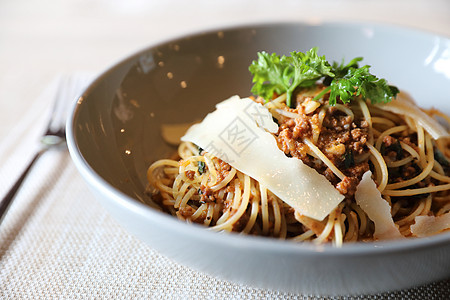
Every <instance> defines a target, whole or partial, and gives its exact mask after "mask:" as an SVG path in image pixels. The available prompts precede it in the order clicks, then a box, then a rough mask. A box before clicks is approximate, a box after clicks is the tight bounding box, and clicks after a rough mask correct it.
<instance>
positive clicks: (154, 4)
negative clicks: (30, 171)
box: [0, 0, 450, 140]
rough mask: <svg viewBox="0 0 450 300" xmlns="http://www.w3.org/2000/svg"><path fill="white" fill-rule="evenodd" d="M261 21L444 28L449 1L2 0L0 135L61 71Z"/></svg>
mask: <svg viewBox="0 0 450 300" xmlns="http://www.w3.org/2000/svg"><path fill="white" fill-rule="evenodd" d="M263 21H270V22H278V21H304V22H313V23H317V22H323V21H367V22H383V23H390V24H396V25H400V26H408V27H413V28H417V29H419V30H427V31H432V32H435V33H438V34H442V35H447V36H450V1H448V0H428V1H426V0H425V1H422V0H408V1H406V0H392V1H388V0H364V1H363V0H322V1H301V0H290V1H286V0H275V1H270V0H247V1H242V0H228V1H218V0H190V1H181V0H165V1H158V0H147V1H145V0H128V1H127V0H64V1H57V0H1V1H0V70H1V72H0V107H1V109H0V120H2V122H0V140H1V139H2V138H3V137H4V136H5V135H6V134H7V133H8V131H9V130H10V129H11V128H12V127H13V126H14V124H15V121H16V120H18V119H20V117H21V112H22V111H23V109H24V108H25V107H26V106H27V105H28V104H29V103H30V101H33V100H34V99H36V97H37V96H38V95H39V93H41V92H42V90H43V89H44V88H45V86H46V85H48V83H49V82H51V80H52V79H53V78H54V77H55V76H56V75H58V74H60V73H70V72H75V71H78V70H82V71H93V72H97V73H98V72H101V71H102V70H104V69H105V68H107V67H108V66H110V65H112V64H113V63H114V62H117V61H118V60H120V59H121V58H123V57H124V56H126V55H128V54H130V53H132V52H135V51H137V50H139V49H142V48H144V47H145V46H147V45H149V44H150V43H152V42H155V41H161V40H167V39H169V38H171V37H177V36H180V35H182V34H184V33H188V32H198V31H201V30H206V29H208V28H217V27H221V26H230V25H233V24H242V23H253V22H263ZM236 46H238V45H236Z"/></svg>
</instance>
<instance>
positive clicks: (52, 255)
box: [0, 0, 450, 299]
mask: <svg viewBox="0 0 450 300" xmlns="http://www.w3.org/2000/svg"><path fill="white" fill-rule="evenodd" d="M275 7H276V8H278V9H275ZM449 16H450V1H448V0H435V1H421V0H411V1H405V0H398V1H388V0H380V1H357V0H323V1H294V0H286V1H285V0H276V1H270V0H260V1H241V0H239V1H238V0H230V1H207V0H192V1H181V0H168V1H155V0H149V1H144V0H129V1H122V0H65V1H57V0H39V1H38V0H3V1H0V66H1V70H2V72H1V73H0V107H1V109H0V196H2V195H4V194H5V193H6V191H7V190H8V189H9V187H10V186H11V185H12V184H13V182H14V181H15V179H16V178H17V177H18V176H19V174H20V173H21V171H22V169H23V167H24V166H25V165H26V164H27V163H28V160H29V159H31V157H32V156H33V154H34V152H35V151H36V150H37V148H38V140H39V136H40V134H41V133H42V131H43V130H44V128H45V126H46V121H47V118H48V112H49V109H50V106H51V102H52V98H53V94H54V92H55V88H56V83H55V82H54V81H52V80H53V78H54V77H55V76H56V75H57V74H58V73H60V72H75V71H77V70H80V69H89V70H93V71H94V72H96V73H97V72H99V71H101V70H102V69H103V68H105V67H106V66H108V65H110V64H112V63H113V62H114V61H116V60H117V59H118V58H120V57H122V56H124V55H125V54H127V53H129V52H130V51H134V50H136V49H139V48H141V47H143V46H145V45H147V44H148V43H149V42H151V41H153V40H161V39H165V38H167V37H170V36H176V35H179V34H181V33H183V32H190V31H198V30H200V29H202V28H206V27H217V26H221V25H224V24H225V25H229V24H234V23H235V22H250V21H254V22H258V21H264V20H268V19H271V20H272V19H277V20H291V21H301V20H305V21H308V22H318V21H320V20H342V19H349V20H356V21H361V20H362V21H375V22H387V23H393V24H400V25H406V26H412V27H416V28H419V29H425V30H432V31H435V32H438V33H441V34H446V35H448V36H450V18H449ZM83 76H85V75H83ZM83 78H84V77H83ZM46 86H48V88H45V87H46ZM39 94H41V96H39V97H37V95H39ZM53 298H58V299H86V298H90V299H96V298H103V299H117V298H119V299H143V298H144V299H265V298H267V299H321V298H320V297H315V296H312V295H293V294H288V293H284V292H282V291H269V290H264V289H257V288H254V287H249V286H245V285H240V284H236V283H231V282H227V281H223V280H220V279H218V278H212V277H210V276H207V275H205V274H202V273H198V272H196V271H193V270H190V269H189V268H186V267H184V266H181V265H179V264H177V263H175V262H173V261H171V260H169V259H167V258H166V257H164V255H163V254H162V253H158V252H156V251H154V250H153V249H152V248H151V246H149V245H146V244H144V243H142V242H141V241H139V240H137V239H136V238H134V237H133V236H131V235H130V234H129V233H127V232H126V231H124V230H123V229H122V228H121V226H119V225H118V224H117V223H116V222H115V221H114V220H113V219H112V218H111V217H110V216H109V215H108V213H107V212H106V211H105V210H104V208H103V207H102V206H100V205H99V204H98V203H97V201H96V200H95V199H94V197H93V195H92V193H91V192H90V191H89V190H88V189H87V185H86V184H85V183H84V181H83V179H82V178H81V177H80V175H79V174H78V172H77V170H76V169H75V167H74V165H73V163H72V162H71V159H70V157H69V155H68V153H67V150H65V149H58V150H57V149H55V150H51V151H49V152H47V153H45V154H44V155H43V156H42V157H41V159H40V160H39V161H38V163H37V165H36V166H35V167H34V168H33V170H32V173H31V174H30V176H29V177H28V179H27V180H26V182H25V183H24V186H23V187H22V189H21V190H20V192H19V194H18V195H17V197H16V199H15V201H14V203H13V205H12V207H11V208H10V211H9V213H8V215H7V216H6V218H5V219H4V222H3V224H1V226H0V299H53ZM330 299H450V280H446V281H442V282H436V283H433V284H430V285H427V286H423V287H418V288H414V289H411V290H406V291H398V292H392V293H386V294H382V295H372V296H366V297H363V296H349V297H334V298H330Z"/></svg>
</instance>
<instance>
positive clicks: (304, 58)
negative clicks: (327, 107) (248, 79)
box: [249, 48, 334, 106]
mask: <svg viewBox="0 0 450 300" xmlns="http://www.w3.org/2000/svg"><path fill="white" fill-rule="evenodd" d="M290 54H291V56H290V57H287V56H282V57H280V56H279V55H277V54H276V53H272V54H268V53H267V52H259V53H258V60H256V61H253V62H252V64H251V65H250V67H249V70H250V72H251V73H252V74H253V83H254V85H253V87H252V93H254V94H256V95H259V96H261V97H263V98H264V99H266V100H269V99H272V97H273V96H274V94H278V95H281V94H283V93H285V92H286V93H287V100H286V104H287V105H288V106H291V105H292V104H291V96H292V93H293V91H294V89H295V88H296V87H298V86H303V87H307V86H312V85H314V84H315V82H316V81H317V80H318V79H320V78H321V77H323V76H325V75H327V76H331V77H333V76H334V74H333V73H331V66H330V64H329V63H328V62H327V61H326V59H325V56H318V55H317V48H312V49H311V50H309V51H307V52H306V53H302V52H295V51H294V52H291V53H290Z"/></svg>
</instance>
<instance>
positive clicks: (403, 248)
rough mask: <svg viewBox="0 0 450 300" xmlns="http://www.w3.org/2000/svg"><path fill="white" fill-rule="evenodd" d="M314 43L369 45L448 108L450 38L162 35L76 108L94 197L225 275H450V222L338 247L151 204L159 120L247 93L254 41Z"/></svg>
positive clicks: (348, 29) (414, 91) (310, 287)
mask: <svg viewBox="0 0 450 300" xmlns="http://www.w3.org/2000/svg"><path fill="white" fill-rule="evenodd" d="M314 46H318V47H319V52H320V53H321V54H325V55H326V56H327V58H328V59H329V60H337V61H340V60H341V59H342V58H346V59H347V61H348V60H349V59H351V58H353V57H356V56H364V61H363V63H366V64H370V65H372V66H373V67H372V69H371V70H372V71H373V72H374V73H375V74H377V75H379V76H380V77H385V78H388V79H389V80H390V82H391V83H393V84H395V85H397V86H399V87H400V88H401V89H403V90H406V91H408V92H409V93H410V94H411V95H412V96H413V97H414V98H415V99H416V100H417V101H418V102H419V103H420V104H421V105H423V106H425V107H429V106H430V105H435V106H438V107H439V108H441V109H443V110H444V111H446V112H447V113H450V101H449V100H450V98H449V96H448V95H449V94H450V68H449V64H450V56H449V51H450V40H449V39H448V38H444V37H439V36H436V35H433V34H429V33H424V32H417V31H413V30H409V29H403V28H396V27H390V26H383V25H374V24H348V23H334V24H320V25H307V24H265V25H254V26H252V25H246V26H242V27H234V28H228V29H221V30H210V31H207V32H202V33H197V34H193V35H191V36H188V37H181V38H178V39H174V40H170V41H166V42H161V43H159V44H155V45H152V46H150V47H149V48H147V49H144V50H143V51H140V52H138V53H136V54H134V55H131V56H130V57H128V58H127V59H125V60H123V61H121V62H120V63H118V64H116V65H115V66H114V67H112V68H110V69H109V70H107V71H106V72H104V73H103V74H102V75H101V76H100V77H98V78H97V79H96V80H95V81H94V82H93V83H92V84H91V85H90V87H89V88H88V89H87V90H86V91H85V92H84V94H83V96H82V97H81V98H80V100H79V101H78V103H77V104H76V106H75V107H74V110H73V113H72V115H71V118H70V120H69V123H68V127H67V134H68V144H69V149H70V152H71V155H72V158H73V160H74V162H75V164H76V166H77V167H78V169H79V171H80V172H81V174H82V176H83V177H84V178H85V179H86V181H87V182H88V183H89V185H90V186H91V187H92V190H93V191H94V192H95V194H96V195H97V196H98V199H99V201H100V202H101V203H102V204H103V205H104V206H105V207H106V208H107V209H108V210H109V211H110V213H111V215H113V216H114V217H115V218H116V219H117V220H118V221H119V223H121V224H122V225H123V226H124V227H125V228H126V229H128V230H129V231H130V232H131V233H133V234H134V235H136V236H137V237H139V238H140V239H142V240H143V241H145V242H147V243H148V244H149V245H150V246H151V247H152V248H154V249H156V250H158V251H159V252H160V253H162V254H163V255H166V256H167V257H169V258H171V259H173V260H175V261H177V262H179V263H181V264H183V265H186V266H189V267H191V268H193V269H197V270H201V271H203V272H206V273H208V274H212V275H214V276H218V277H220V278H225V279H228V280H232V281H235V282H240V283H245V284H249V285H252V286H256V287H264V288H270V289H277V290H282V291H291V292H300V293H314V294H334V295H335V294H362V293H374V292H381V291H388V290H397V289H404V288H408V287H412V286H416V285H421V284H425V283H428V282H432V281H435V280H440V279H445V278H448V277H449V276H450V234H442V235H438V236H434V237H431V238H423V239H410V240H407V241H401V242H400V241H398V242H387V243H378V242H377V243H357V244H350V245H345V246H344V247H343V248H341V249H337V248H332V247H329V246H314V245H311V244H295V243H292V242H286V241H279V240H276V239H271V238H261V237H250V236H243V235H239V234H220V233H215V232H211V231H208V230H205V229H204V228H203V227H200V226H198V225H189V224H185V223H183V222H181V221H178V220H176V219H175V218H174V217H172V216H169V215H166V214H164V213H161V212H159V211H157V210H155V209H153V208H151V207H150V206H148V205H145V204H144V202H146V201H148V199H146V196H145V195H144V189H145V186H146V175H145V174H146V169H147V167H148V166H149V165H150V164H151V163H152V162H153V161H154V160H156V159H159V158H162V157H165V156H167V155H168V154H169V153H171V152H172V151H173V150H174V148H173V147H171V146H169V145H168V144H166V143H165V142H164V141H163V140H162V138H161V134H160V129H161V125H162V124H170V123H181V122H187V121H192V120H194V119H198V118H203V117H204V116H205V115H206V113H208V112H209V111H212V110H213V109H214V105H215V103H217V102H219V101H222V100H224V99H226V98H228V97H230V96H232V95H235V94H238V95H241V96H248V95H249V94H250V92H249V91H250V87H251V76H250V74H249V72H248V70H247V68H248V66H249V64H250V63H251V61H252V60H253V59H255V58H256V52H257V51H261V50H266V51H268V52H273V51H274V52H277V53H280V54H287V53H288V52H290V51H293V50H299V51H305V50H308V49H310V48H311V47H314ZM221 62H223V63H221ZM142 259H145V257H143V258H142Z"/></svg>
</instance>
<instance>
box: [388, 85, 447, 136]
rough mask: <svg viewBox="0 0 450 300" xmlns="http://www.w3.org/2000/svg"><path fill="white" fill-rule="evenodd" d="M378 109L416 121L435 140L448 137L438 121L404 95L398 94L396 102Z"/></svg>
mask: <svg viewBox="0 0 450 300" xmlns="http://www.w3.org/2000/svg"><path fill="white" fill-rule="evenodd" d="M380 108H382V109H384V110H387V111H390V112H393V113H396V114H399V115H403V116H408V117H410V118H412V119H413V120H416V121H417V122H418V123H419V125H420V126H422V127H423V128H424V129H425V130H426V131H427V132H428V133H429V134H430V135H431V136H432V137H433V138H434V139H435V140H437V139H439V138H441V137H449V136H450V135H449V133H448V132H447V130H446V129H445V128H444V127H443V126H442V125H441V124H439V123H438V121H436V120H435V119H433V118H432V117H430V116H429V115H427V114H426V113H425V112H424V111H422V110H421V109H420V108H419V107H418V106H417V105H416V104H415V103H414V101H413V100H412V99H411V98H409V97H408V96H407V95H406V94H404V93H400V94H398V96H397V99H396V100H393V101H391V102H389V103H386V104H382V105H380Z"/></svg>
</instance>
